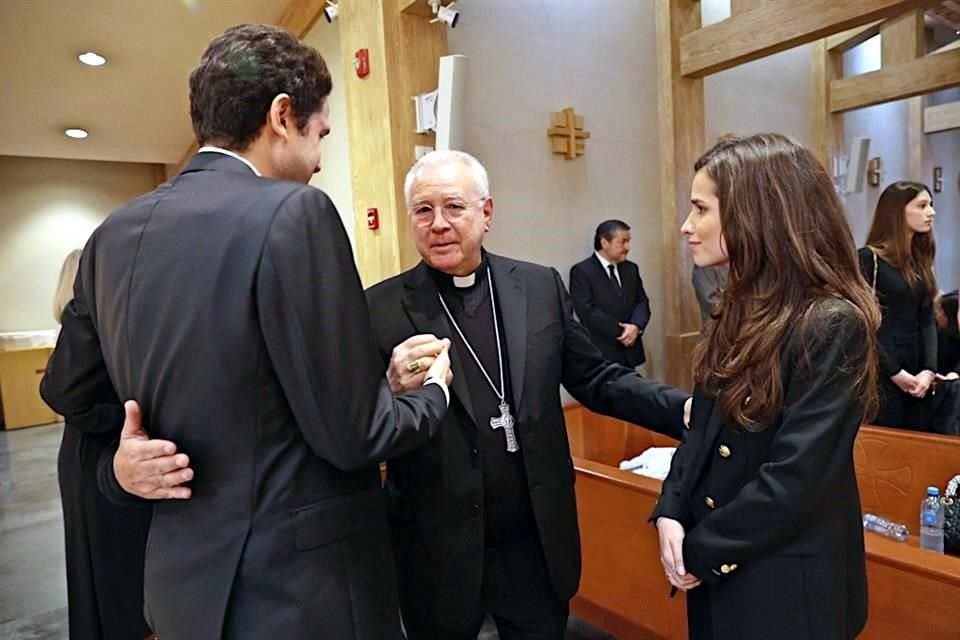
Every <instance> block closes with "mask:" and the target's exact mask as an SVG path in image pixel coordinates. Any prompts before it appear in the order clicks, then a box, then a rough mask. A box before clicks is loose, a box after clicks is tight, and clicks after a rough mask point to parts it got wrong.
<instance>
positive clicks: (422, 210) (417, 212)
mask: <svg viewBox="0 0 960 640" xmlns="http://www.w3.org/2000/svg"><path fill="white" fill-rule="evenodd" d="M486 201H487V199H486V198H480V199H479V200H474V201H473V202H461V201H460V200H451V201H449V202H444V203H443V204H442V205H440V206H439V207H435V206H434V205H432V204H430V203H428V202H421V203H419V204H415V205H413V206H412V207H410V210H409V212H410V217H411V218H413V222H414V224H416V225H417V226H418V227H428V226H430V225H432V224H433V221H434V220H436V210H437V209H439V210H440V215H442V216H443V218H444V220H446V221H447V222H449V223H451V224H455V223H457V222H459V221H461V220H463V219H464V218H465V217H466V216H467V213H469V212H470V209H472V208H474V207H475V206H477V205H478V204H480V203H481V202H486Z"/></svg>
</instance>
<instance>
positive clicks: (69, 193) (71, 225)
mask: <svg viewBox="0 0 960 640" xmlns="http://www.w3.org/2000/svg"><path fill="white" fill-rule="evenodd" d="M153 184H154V183H153V167H152V165H145V164H129V163H119V162H90V161H81V160H49V159H42V158H19V157H10V156H0V332H4V331H34V330H40V329H52V328H55V327H56V326H57V325H56V322H55V321H54V319H53V313H52V311H51V305H52V300H53V290H54V287H55V286H56V281H57V276H58V275H59V273H60V265H61V264H62V262H63V259H64V257H65V256H66V255H67V253H69V252H70V251H71V250H72V249H76V248H80V247H83V245H84V243H85V242H86V241H87V238H89V236H90V233H91V232H92V231H93V230H94V229H95V228H96V227H97V225H99V224H100V223H101V222H102V221H103V219H104V218H106V216H107V214H108V213H110V211H112V210H113V209H115V208H116V207H117V206H119V205H120V204H122V203H123V202H125V201H127V200H129V199H131V198H133V197H135V196H138V195H140V194H141V193H144V192H146V191H149V190H150V189H152V188H153Z"/></svg>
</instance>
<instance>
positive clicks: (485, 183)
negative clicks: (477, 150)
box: [403, 150, 490, 209]
mask: <svg viewBox="0 0 960 640" xmlns="http://www.w3.org/2000/svg"><path fill="white" fill-rule="evenodd" d="M448 162H461V163H463V164H465V165H466V166H467V167H469V168H470V172H471V173H472V174H473V182H474V184H475V186H476V187H477V191H479V192H480V193H479V194H477V195H478V196H479V197H481V198H489V197H490V180H489V178H487V170H486V169H484V168H483V165H482V164H480V161H479V160H477V159H476V158H474V157H473V156H472V155H470V154H469V153H466V152H463V151H452V150H440V151H431V152H430V153H428V154H426V155H424V156H423V157H422V158H420V159H419V160H417V162H416V164H414V165H413V167H411V168H410V171H408V172H407V178H406V179H405V180H404V181H403V198H404V200H405V201H406V204H407V208H408V209H409V208H410V205H412V204H413V202H412V201H411V200H412V197H413V183H414V182H416V181H417V178H418V177H419V175H420V171H422V170H423V169H424V168H426V167H436V166H438V165H442V164H446V163H448Z"/></svg>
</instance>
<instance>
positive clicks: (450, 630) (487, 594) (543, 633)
mask: <svg viewBox="0 0 960 640" xmlns="http://www.w3.org/2000/svg"><path fill="white" fill-rule="evenodd" d="M481 606H482V610H480V611H477V612H476V613H475V615H474V616H473V618H471V619H469V620H464V621H463V624H462V625H460V626H457V627H438V626H435V625H433V624H431V622H430V621H429V620H408V619H406V618H404V621H403V622H404V627H405V629H406V631H407V639H408V640H476V638H477V635H478V634H479V633H480V628H481V627H482V626H483V621H484V619H485V618H486V616H487V614H489V615H490V616H491V617H493V620H494V622H496V624H497V632H498V633H499V635H500V638H501V640H562V638H563V635H564V632H565V631H566V628H567V618H568V617H569V615H570V603H569V602H567V601H566V600H560V599H558V598H557V596H556V595H555V594H554V592H553V585H552V584H551V582H550V575H549V574H548V572H547V562H546V559H545V558H544V555H543V549H542V548H541V546H540V538H539V535H538V534H537V532H536V530H535V529H534V530H533V531H531V532H530V533H529V534H527V535H524V536H521V537H519V538H516V539H514V540H510V541H509V542H505V543H502V544H499V545H497V546H496V547H487V548H486V549H485V550H484V558H483V586H482V593H481Z"/></svg>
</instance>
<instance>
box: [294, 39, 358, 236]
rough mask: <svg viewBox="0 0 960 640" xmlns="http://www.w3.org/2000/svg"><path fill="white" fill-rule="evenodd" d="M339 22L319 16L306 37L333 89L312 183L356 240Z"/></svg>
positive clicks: (347, 68) (349, 68)
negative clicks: (327, 126)
mask: <svg viewBox="0 0 960 640" xmlns="http://www.w3.org/2000/svg"><path fill="white" fill-rule="evenodd" d="M338 25H339V23H338V22H334V23H332V24H330V23H328V22H327V21H326V20H317V23H316V24H315V25H314V26H313V28H312V29H311V30H310V32H309V33H308V34H307V35H305V36H304V37H303V41H304V42H306V43H307V44H309V45H310V46H311V47H314V48H315V49H316V50H317V51H319V52H320V55H322V56H323V59H324V60H325V61H326V63H327V68H329V69H330V75H331V76H332V77H333V93H332V94H330V135H328V136H327V137H326V138H324V140H323V147H322V154H323V155H322V158H321V171H320V173H319V174H317V175H315V176H313V179H311V180H310V184H312V185H313V186H315V187H317V188H318V189H323V190H324V191H325V192H326V193H327V195H328V196H330V199H331V200H333V203H334V204H335V205H336V206H337V211H338V212H339V213H340V219H341V220H343V226H344V227H345V228H346V230H347V235H348V236H350V244H351V246H353V247H354V250H356V243H355V242H354V239H353V238H354V221H353V191H352V188H351V186H350V154H349V151H348V142H349V141H348V136H347V91H346V80H345V77H344V75H343V74H344V70H345V69H346V70H351V69H352V68H351V67H349V66H346V67H345V66H344V65H343V62H342V61H341V56H340V29H339V28H338Z"/></svg>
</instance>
